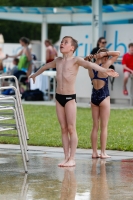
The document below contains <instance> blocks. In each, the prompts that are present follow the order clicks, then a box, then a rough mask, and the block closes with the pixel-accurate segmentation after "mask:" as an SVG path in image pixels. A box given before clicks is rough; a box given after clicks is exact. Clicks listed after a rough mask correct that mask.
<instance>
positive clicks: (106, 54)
mask: <svg viewBox="0 0 133 200" xmlns="http://www.w3.org/2000/svg"><path fill="white" fill-rule="evenodd" d="M119 55H120V51H106V52H100V53H98V54H95V55H94V58H102V57H110V56H111V57H110V58H109V59H108V60H107V61H106V63H105V64H104V66H105V67H106V68H108V67H109V66H110V65H112V64H113V63H114V62H115V61H116V60H117V58H118V57H119Z"/></svg>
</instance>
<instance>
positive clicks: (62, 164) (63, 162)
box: [58, 158, 69, 167]
mask: <svg viewBox="0 0 133 200" xmlns="http://www.w3.org/2000/svg"><path fill="white" fill-rule="evenodd" d="M68 160H69V158H66V159H65V160H64V161H62V162H61V163H59V164H58V166H59V167H63V166H64V164H65V163H67V162H68Z"/></svg>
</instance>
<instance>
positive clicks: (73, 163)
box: [63, 159, 75, 167]
mask: <svg viewBox="0 0 133 200" xmlns="http://www.w3.org/2000/svg"><path fill="white" fill-rule="evenodd" d="M73 166H75V160H74V159H69V160H68V161H67V162H66V163H65V164H64V165H63V167H73Z"/></svg>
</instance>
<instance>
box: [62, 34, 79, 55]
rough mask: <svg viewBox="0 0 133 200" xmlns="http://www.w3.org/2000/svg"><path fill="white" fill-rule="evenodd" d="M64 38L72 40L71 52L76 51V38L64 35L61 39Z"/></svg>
mask: <svg viewBox="0 0 133 200" xmlns="http://www.w3.org/2000/svg"><path fill="white" fill-rule="evenodd" d="M64 38H70V39H71V41H72V43H71V44H72V46H74V51H73V53H74V52H75V51H76V49H77V48H78V41H77V40H75V39H74V38H73V37H71V36H65V37H63V39H64Z"/></svg>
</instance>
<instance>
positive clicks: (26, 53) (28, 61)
mask: <svg viewBox="0 0 133 200" xmlns="http://www.w3.org/2000/svg"><path fill="white" fill-rule="evenodd" d="M19 42H20V44H21V46H22V47H23V48H22V50H21V51H20V52H19V53H18V54H17V55H13V56H9V55H7V57H8V58H17V57H19V56H20V59H19V63H18V70H17V71H15V73H14V74H13V75H14V76H16V77H17V79H18V80H19V78H20V76H21V75H25V76H26V78H23V80H21V82H25V81H26V80H27V78H28V76H29V75H30V74H31V71H32V57H31V52H30V49H29V48H28V45H29V43H30V41H29V39H28V38H26V37H22V38H20V40H19Z"/></svg>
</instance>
